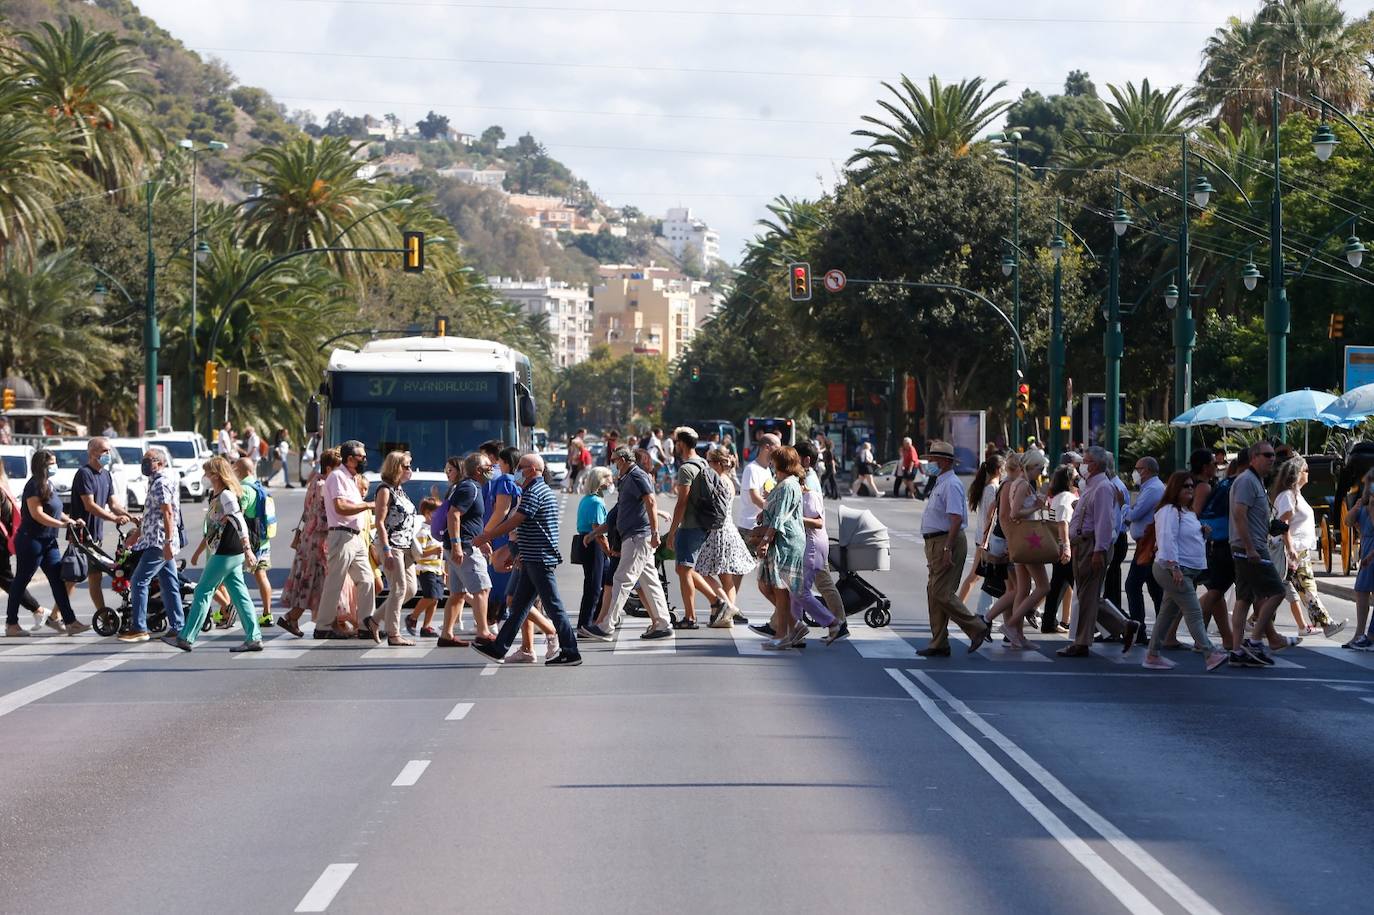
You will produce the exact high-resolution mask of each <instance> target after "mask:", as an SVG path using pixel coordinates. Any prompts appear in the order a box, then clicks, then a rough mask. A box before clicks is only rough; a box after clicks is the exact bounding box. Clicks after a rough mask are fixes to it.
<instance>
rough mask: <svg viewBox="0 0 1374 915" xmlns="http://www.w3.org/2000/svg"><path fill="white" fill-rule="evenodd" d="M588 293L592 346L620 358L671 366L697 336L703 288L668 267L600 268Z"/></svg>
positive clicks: (627, 266) (625, 265)
mask: <svg viewBox="0 0 1374 915" xmlns="http://www.w3.org/2000/svg"><path fill="white" fill-rule="evenodd" d="M600 273H601V281H600V283H598V284H597V286H596V288H595V289H594V290H592V305H593V311H594V313H595V315H596V323H595V331H594V334H593V342H594V344H595V345H601V344H603V343H604V344H606V345H608V346H610V348H611V352H612V353H613V354H615V355H617V356H623V355H626V354H627V353H630V352H638V353H641V354H646V355H658V356H662V357H663V358H664V359H667V360H668V361H669V362H672V361H673V360H675V359H677V358H678V357H679V356H681V355H682V354H683V353H684V352H685V351H686V349H687V345H688V344H689V343H690V342H691V341H692V337H694V336H695V335H696V331H697V304H698V301H699V300H700V298H701V294H702V287H703V286H704V285H705V284H703V283H701V282H699V281H694V280H691V279H688V278H687V277H685V276H683V275H682V274H680V273H677V272H675V271H673V270H671V269H669V268H668V267H657V266H654V265H652V264H651V265H649V266H647V267H639V266H631V265H628V264H619V265H615V266H603V267H602V268H601V269H600Z"/></svg>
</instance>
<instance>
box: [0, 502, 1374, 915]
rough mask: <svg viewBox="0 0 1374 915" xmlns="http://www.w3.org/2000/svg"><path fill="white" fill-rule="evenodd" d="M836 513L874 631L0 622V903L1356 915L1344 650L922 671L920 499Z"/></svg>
mask: <svg viewBox="0 0 1374 915" xmlns="http://www.w3.org/2000/svg"><path fill="white" fill-rule="evenodd" d="M276 498H277V503H278V509H279V515H280V516H281V522H282V523H281V529H282V531H283V532H286V531H289V530H290V527H291V525H292V524H293V523H294V518H295V517H296V516H297V515H298V513H299V504H300V496H299V492H296V493H283V492H281V491H278V493H277V496H276ZM845 504H850V503H849V501H848V500H846V502H845ZM864 504H865V506H866V507H871V508H873V509H874V510H875V511H876V512H877V514H878V515H879V517H881V518H882V519H883V520H884V521H885V522H886V523H887V524H888V525H889V526H890V527H891V529H892V533H893V537H894V556H893V570H892V571H891V572H887V573H874V574H872V575H870V576H869V580H870V581H871V582H872V583H873V584H875V585H876V586H878V587H879V588H881V589H883V590H884V591H886V593H887V594H888V595H889V597H891V598H892V600H893V613H894V620H893V625H892V626H891V627H889V628H887V629H882V630H870V629H867V628H866V627H864V626H863V625H862V624H856V626H855V638H853V639H852V640H850V641H849V642H847V643H840V644H837V645H835V646H832V647H829V648H826V647H823V646H822V645H820V644H819V642H818V640H815V639H813V640H812V641H813V644H811V645H810V647H808V648H806V649H805V651H793V652H786V653H782V654H766V653H764V652H762V651H761V650H760V649H759V643H758V640H757V639H756V638H755V637H754V636H753V635H752V634H750V633H748V632H747V630H745V629H743V627H736V628H735V629H733V630H730V631H722V630H708V629H701V630H697V631H695V632H691V633H681V634H679V635H678V636H677V638H676V639H675V641H674V642H673V643H672V644H670V645H668V646H664V645H663V644H662V643H649V644H650V647H651V649H652V650H645V649H644V648H641V643H639V642H637V641H636V640H634V639H633V638H629V639H625V640H622V641H620V642H617V643H615V644H613V645H605V644H598V643H593V644H588V645H584V646H583V653H584V657H585V658H586V663H585V664H584V665H583V666H582V667H580V668H572V669H545V668H543V667H542V666H541V667H527V666H515V665H509V664H508V665H504V666H496V665H489V664H487V663H485V661H484V659H483V658H481V657H480V656H478V655H477V654H476V653H475V652H472V651H471V650H468V649H435V648H433V647H432V643H427V644H424V645H422V646H421V647H420V648H417V649H411V650H397V649H388V648H386V647H383V648H381V649H375V648H373V647H372V646H371V645H370V644H365V643H362V642H358V643H342V642H316V641H313V640H308V639H307V640H305V641H298V640H295V639H293V638H291V637H290V636H289V635H284V634H282V633H281V632H280V630H269V639H270V641H269V642H268V649H267V651H265V652H264V653H262V654H259V655H230V654H229V653H228V651H227V648H228V647H229V646H230V645H232V644H234V643H235V642H236V641H237V640H238V638H240V637H241V636H239V635H238V634H237V631H235V632H234V633H229V634H226V635H223V636H217V635H215V634H212V635H211V637H209V638H207V639H206V640H205V641H204V642H203V643H202V645H201V646H199V647H198V648H197V650H196V651H195V653H194V654H190V655H186V654H182V653H180V652H177V651H175V650H174V649H171V648H168V647H166V646H164V645H162V644H160V643H158V642H152V643H149V644H146V645H139V646H124V645H119V644H117V643H115V642H114V641H113V640H105V639H98V638H96V637H94V636H93V635H92V634H86V635H84V636H81V637H78V638H75V639H65V638H61V637H55V636H50V635H43V636H38V637H35V638H31V639H27V640H24V642H20V641H18V640H0V767H3V771H4V772H5V773H6V777H5V779H4V784H3V788H0V900H3V903H0V909H3V910H4V911H5V912H7V913H15V915H18V913H30V912H57V911H64V912H65V911H69V912H97V911H98V912H140V913H143V912H147V913H155V912H187V911H197V912H201V913H211V912H289V911H293V910H294V911H324V910H326V909H327V910H328V911H331V912H379V911H388V912H422V911H491V912H507V911H520V910H534V909H536V908H537V909H539V910H544V911H555V912H598V913H600V912H621V911H626V912H628V911H638V912H727V911H728V912H733V911H764V912H788V913H796V912H827V913H830V912H834V911H836V910H840V909H845V910H848V911H853V912H879V911H919V912H1000V911H1017V912H1047V913H1049V912H1053V913H1080V912H1081V913H1100V912H1112V911H1121V910H1123V909H1125V910H1127V911H1130V912H1133V913H1149V912H1169V913H1172V912H1180V911H1182V912H1193V913H1211V912H1241V911H1245V912H1308V911H1324V912H1367V911H1369V902H1368V892H1367V890H1366V889H1365V871H1366V868H1367V864H1368V854H1369V852H1368V849H1369V848H1370V845H1371V839H1372V838H1374V830H1372V829H1371V816H1370V813H1369V807H1368V803H1367V800H1366V796H1367V792H1366V790H1365V789H1366V785H1367V781H1368V777H1369V764H1370V755H1371V754H1370V749H1369V747H1370V745H1371V742H1370V738H1371V735H1374V656H1371V655H1358V654H1352V653H1351V652H1348V651H1342V650H1341V649H1340V648H1338V647H1336V646H1335V645H1334V644H1333V643H1328V642H1326V641H1325V640H1323V639H1320V638H1319V639H1316V640H1309V642H1306V643H1304V645H1303V646H1300V647H1299V648H1297V649H1294V650H1292V651H1288V652H1284V653H1282V654H1281V655H1280V658H1281V659H1282V661H1283V662H1284V663H1283V664H1282V665H1281V666H1280V667H1278V668H1276V669H1272V670H1263V671H1250V670H1243V671H1236V670H1222V671H1219V672H1217V673H1214V674H1203V673H1202V664H1201V660H1200V658H1199V656H1197V655H1193V654H1185V655H1183V656H1181V657H1179V658H1178V659H1179V660H1180V661H1181V664H1180V667H1179V668H1178V669H1177V670H1176V671H1173V672H1170V673H1163V674H1160V673H1152V672H1149V671H1145V670H1142V669H1141V668H1140V666H1139V659H1140V649H1136V650H1135V651H1134V652H1133V653H1132V655H1131V656H1129V657H1128V658H1127V659H1126V662H1125V663H1120V662H1121V660H1122V659H1121V655H1120V653H1119V650H1114V649H1113V646H1107V645H1104V646H1099V647H1098V649H1095V652H1096V651H1099V650H1100V655H1098V656H1095V657H1092V658H1089V659H1086V660H1082V661H1077V662H1070V661H1067V660H1060V659H1057V658H1055V657H1054V654H1053V650H1054V648H1056V647H1058V646H1059V645H1060V644H1062V640H1060V639H1058V638H1055V637H1048V636H1045V637H1042V636H1033V638H1035V639H1036V640H1037V646H1038V650H1037V651H1035V652H1031V653H1027V654H1018V653H1013V652H1009V651H1005V650H1003V649H1002V648H1000V647H997V646H990V647H987V648H984V649H983V650H981V651H980V652H979V653H978V654H977V655H973V656H969V655H966V654H965V653H964V651H963V645H962V644H961V643H959V642H958V641H956V642H955V654H954V656H953V657H952V658H950V659H931V660H924V659H919V658H917V657H916V655H915V648H916V647H919V646H920V645H921V644H923V642H924V640H925V636H926V631H927V630H926V614H925V606H924V585H925V572H924V562H923V560H922V559H921V557H920V547H919V541H920V538H919V534H918V533H917V531H918V530H919V513H920V510H921V508H920V504H919V503H912V502H905V501H900V502H894V501H889V500H886V499H884V500H876V501H865V502H864ZM573 507H574V503H573V501H572V500H568V502H567V505H566V509H567V512H568V514H567V515H566V516H565V517H566V521H567V522H568V523H570V522H571V517H572V516H571V511H572V509H573ZM194 514H195V512H194V510H192V511H190V512H188V528H191V529H194V527H193V518H192V516H193V515H194ZM286 538H287V535H286V534H285V533H283V534H282V545H281V546H279V547H278V548H277V549H276V550H275V551H274V560H275V561H276V563H277V564H278V567H279V568H278V570H277V571H276V572H274V574H273V578H274V579H275V580H276V581H277V582H278V583H279V582H280V581H281V579H282V577H283V575H284V569H285V568H286V567H287V566H288V565H289V559H290V556H289V553H288V551H287V550H286V549H285V545H284V544H285V541H286ZM559 580H560V585H561V587H562V590H563V594H564V597H565V600H569V601H572V600H575V598H576V595H577V592H578V588H579V587H580V578H579V570H577V569H575V568H572V569H569V568H564V569H563V570H562V572H561V574H560V579H559ZM742 603H743V604H744V607H745V609H746V611H747V612H750V613H752V614H754V615H762V613H763V612H764V610H763V601H762V599H761V598H760V597H759V596H758V594H757V592H756V591H755V590H754V589H753V588H752V587H751V588H749V589H747V590H746V592H745V596H744V599H743V601H742ZM1328 605H1329V606H1330V607H1331V608H1332V610H1333V611H1334V612H1336V613H1337V615H1351V616H1353V613H1352V610H1351V608H1350V605H1349V604H1346V603H1344V602H1342V601H1338V600H1330V601H1328ZM88 607H89V600H88V599H87V598H86V597H85V595H84V594H80V595H79V599H78V609H79V611H80V612H82V613H83V615H86V613H88V610H87V609H84V608H88ZM1281 616H1282V617H1285V618H1286V616H1287V614H1286V612H1285V613H1282V614H1281ZM634 622H635V623H636V624H639V625H642V623H639V621H634ZM1281 623H1284V625H1286V626H1287V627H1289V628H1290V631H1291V620H1287V621H1286V622H1285V621H1284V620H1281ZM630 635H633V633H630ZM818 635H819V633H818Z"/></svg>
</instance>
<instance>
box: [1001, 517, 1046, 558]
mask: <svg viewBox="0 0 1374 915" xmlns="http://www.w3.org/2000/svg"><path fill="white" fill-rule="evenodd" d="M1002 529H1003V530H1004V531H1005V532H1006V535H1007V553H1008V555H1010V556H1011V561H1012V562H1024V563H1031V564H1034V563H1040V564H1044V563H1047V562H1053V561H1054V560H1056V559H1058V558H1059V540H1058V538H1057V537H1056V536H1055V531H1054V525H1053V524H1051V523H1050V522H1048V521H1043V520H1040V519H1038V518H1028V519H1026V520H1024V521H1012V522H1011V523H1010V524H1003V525H1002Z"/></svg>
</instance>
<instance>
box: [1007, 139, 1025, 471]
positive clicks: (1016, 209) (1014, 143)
mask: <svg viewBox="0 0 1374 915" xmlns="http://www.w3.org/2000/svg"><path fill="white" fill-rule="evenodd" d="M1011 158H1012V178H1011V180H1012V191H1011V243H1012V245H1013V248H1012V250H1014V251H1015V252H1016V269H1015V270H1014V271H1012V275H1011V323H1012V326H1013V327H1014V328H1015V330H1016V333H1018V334H1020V333H1021V134H1019V133H1016V132H1015V131H1013V132H1012V135H1011ZM1020 386H1021V356H1020V354H1019V353H1017V352H1014V351H1013V352H1012V354H1011V441H1010V442H1008V443H1007V447H1008V448H1009V449H1010V450H1012V451H1016V450H1018V449H1020V448H1021V446H1022V445H1024V444H1025V442H1024V441H1023V440H1022V438H1021V415H1020V414H1019V413H1018V412H1017V411H1016V394H1017V391H1018V389H1019V388H1020Z"/></svg>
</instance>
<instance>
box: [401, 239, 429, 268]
mask: <svg viewBox="0 0 1374 915" xmlns="http://www.w3.org/2000/svg"><path fill="white" fill-rule="evenodd" d="M401 248H402V254H401V257H402V263H401V267H402V269H404V270H405V272H406V273H424V272H425V233H423V232H402V233H401Z"/></svg>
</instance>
